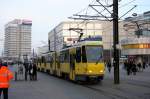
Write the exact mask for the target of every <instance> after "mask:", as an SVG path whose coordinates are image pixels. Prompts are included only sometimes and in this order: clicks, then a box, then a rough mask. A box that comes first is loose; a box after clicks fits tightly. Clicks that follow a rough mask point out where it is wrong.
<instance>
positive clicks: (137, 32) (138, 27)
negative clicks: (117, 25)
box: [132, 13, 142, 38]
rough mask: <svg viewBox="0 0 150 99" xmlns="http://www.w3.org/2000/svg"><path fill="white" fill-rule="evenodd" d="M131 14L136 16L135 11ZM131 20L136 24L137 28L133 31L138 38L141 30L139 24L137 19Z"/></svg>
mask: <svg viewBox="0 0 150 99" xmlns="http://www.w3.org/2000/svg"><path fill="white" fill-rule="evenodd" d="M132 16H133V17H136V16H137V13H133V14H132ZM132 22H134V23H135V24H136V26H137V30H136V31H135V34H136V35H137V37H138V38H139V37H140V35H142V30H141V29H140V25H139V24H138V21H136V20H135V21H132Z"/></svg>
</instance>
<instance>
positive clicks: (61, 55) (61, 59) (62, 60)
mask: <svg viewBox="0 0 150 99" xmlns="http://www.w3.org/2000/svg"><path fill="white" fill-rule="evenodd" d="M59 57H60V62H61V63H63V62H64V54H63V53H61V54H60V56H59Z"/></svg>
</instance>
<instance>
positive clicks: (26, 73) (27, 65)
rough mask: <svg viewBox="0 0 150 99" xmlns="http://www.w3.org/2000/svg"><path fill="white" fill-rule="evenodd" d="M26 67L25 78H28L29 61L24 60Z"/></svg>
mask: <svg viewBox="0 0 150 99" xmlns="http://www.w3.org/2000/svg"><path fill="white" fill-rule="evenodd" d="M24 68H25V76H24V77H25V80H26V81H27V80H28V70H29V63H28V62H24Z"/></svg>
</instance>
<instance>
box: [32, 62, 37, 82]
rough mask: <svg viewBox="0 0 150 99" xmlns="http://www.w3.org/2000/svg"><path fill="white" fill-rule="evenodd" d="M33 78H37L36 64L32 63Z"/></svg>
mask: <svg viewBox="0 0 150 99" xmlns="http://www.w3.org/2000/svg"><path fill="white" fill-rule="evenodd" d="M33 80H37V66H36V64H35V63H33Z"/></svg>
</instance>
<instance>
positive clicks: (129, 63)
mask: <svg viewBox="0 0 150 99" xmlns="http://www.w3.org/2000/svg"><path fill="white" fill-rule="evenodd" d="M131 65H132V64H131V61H130V62H129V61H128V62H127V63H126V67H127V69H126V70H127V75H130V73H131Z"/></svg>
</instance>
